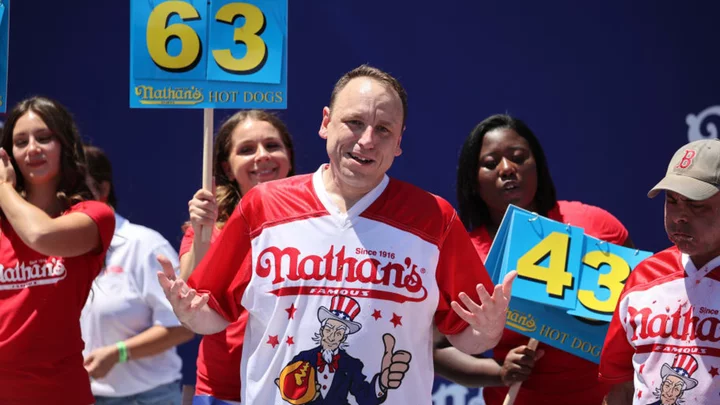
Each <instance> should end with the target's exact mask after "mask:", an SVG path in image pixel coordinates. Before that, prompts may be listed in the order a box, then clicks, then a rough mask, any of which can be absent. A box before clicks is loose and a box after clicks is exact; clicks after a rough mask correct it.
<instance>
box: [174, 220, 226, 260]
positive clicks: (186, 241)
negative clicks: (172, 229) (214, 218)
mask: <svg viewBox="0 0 720 405" xmlns="http://www.w3.org/2000/svg"><path fill="white" fill-rule="evenodd" d="M218 235H220V231H219V230H218V229H217V228H216V227H213V230H212V236H211V237H210V243H214V242H215V240H216V239H217V237H218ZM194 238H195V229H193V227H192V226H188V227H187V229H186V230H185V234H184V235H183V238H182V242H180V253H179V254H178V257H183V255H184V254H185V253H187V252H189V251H190V249H191V248H192V244H193V239H194Z"/></svg>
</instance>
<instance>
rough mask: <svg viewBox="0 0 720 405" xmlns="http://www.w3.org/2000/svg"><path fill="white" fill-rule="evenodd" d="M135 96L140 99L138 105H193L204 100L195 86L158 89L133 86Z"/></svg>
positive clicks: (200, 91) (200, 90)
mask: <svg viewBox="0 0 720 405" xmlns="http://www.w3.org/2000/svg"><path fill="white" fill-rule="evenodd" d="M135 95H136V96H138V97H139V98H140V100H139V101H140V104H175V105H195V104H200V103H202V102H203V100H204V99H205V97H204V96H203V93H202V89H199V88H197V87H195V86H190V87H174V88H173V87H163V88H160V89H156V88H155V87H153V86H144V85H143V86H135Z"/></svg>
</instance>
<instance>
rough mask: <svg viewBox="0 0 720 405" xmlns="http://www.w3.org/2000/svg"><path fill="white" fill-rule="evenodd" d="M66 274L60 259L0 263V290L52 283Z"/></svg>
mask: <svg viewBox="0 0 720 405" xmlns="http://www.w3.org/2000/svg"><path fill="white" fill-rule="evenodd" d="M66 276H67V271H66V270H65V265H64V264H63V261H62V259H59V258H55V257H53V258H50V259H49V260H45V259H42V260H33V261H30V262H27V263H25V262H18V263H17V264H16V265H15V266H13V267H3V266H2V265H0V290H16V289H20V288H25V287H32V286H34V285H42V284H54V283H57V282H58V281H60V280H62V279H64V278H65V277H66Z"/></svg>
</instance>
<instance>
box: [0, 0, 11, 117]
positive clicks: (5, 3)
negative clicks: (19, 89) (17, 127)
mask: <svg viewBox="0 0 720 405" xmlns="http://www.w3.org/2000/svg"><path fill="white" fill-rule="evenodd" d="M9 45H10V0H0V113H4V112H6V111H7V105H6V104H7V77H8V56H9V54H8V46H9Z"/></svg>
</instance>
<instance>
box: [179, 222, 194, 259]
mask: <svg viewBox="0 0 720 405" xmlns="http://www.w3.org/2000/svg"><path fill="white" fill-rule="evenodd" d="M193 238H195V230H194V229H193V227H192V226H188V227H187V229H186V230H185V234H184V235H183V238H182V242H180V253H179V254H178V256H179V257H183V255H184V254H185V253H187V252H189V251H190V248H192V244H193Z"/></svg>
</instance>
